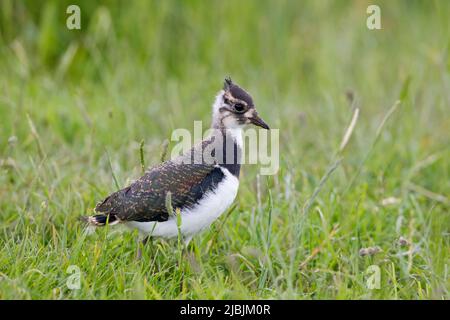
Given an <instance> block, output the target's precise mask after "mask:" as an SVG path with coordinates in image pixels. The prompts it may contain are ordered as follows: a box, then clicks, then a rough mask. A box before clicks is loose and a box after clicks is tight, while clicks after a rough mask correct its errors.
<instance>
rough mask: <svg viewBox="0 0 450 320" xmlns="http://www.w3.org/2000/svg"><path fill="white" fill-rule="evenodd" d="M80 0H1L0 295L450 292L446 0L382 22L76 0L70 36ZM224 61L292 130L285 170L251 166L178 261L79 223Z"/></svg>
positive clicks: (186, 120)
mask: <svg viewBox="0 0 450 320" xmlns="http://www.w3.org/2000/svg"><path fill="white" fill-rule="evenodd" d="M70 3H73V1H69V2H67V4H66V3H65V2H64V1H62V2H61V1H46V2H45V3H44V4H43V5H39V6H38V5H36V4H35V3H34V2H33V1H7V0H4V1H2V2H0V17H1V18H0V298H2V299H132V298H137V299H198V298H201V299H209V298H213V299H225V298H232V299H241V298H249V299H260V298H275V299H288V298H289V299H291V298H292V299H449V290H450V283H449V278H448V276H449V258H450V250H449V249H450V246H449V241H450V239H449V235H450V230H449V229H450V214H449V208H450V202H449V201H450V199H449V195H450V175H449V174H450V161H449V159H450V148H449V146H450V139H449V131H448V128H449V127H450V120H449V119H450V118H449V117H448V114H449V106H450V58H449V45H450V37H449V35H450V34H449V32H450V27H449V21H450V19H449V12H450V10H449V9H450V8H449V3H448V2H447V1H427V2H425V1H396V2H392V1H379V5H380V7H381V13H382V27H383V29H382V30H375V31H369V30H368V29H367V28H366V26H365V20H366V17H367V14H366V8H367V6H368V5H369V4H371V3H370V2H368V1H348V2H343V1H336V2H321V1H317V2H316V1H307V2H302V3H299V2H297V1H281V3H279V4H277V5H276V6H275V5H271V4H270V3H269V2H259V1H244V2H237V1H210V2H200V1H188V2H182V3H175V2H172V1H162V2H160V1H158V2H156V1H155V2H143V1H142V2H141V1H136V2H131V3H130V4H128V3H127V4H125V3H123V2H118V1H113V2H106V1H105V2H103V1H101V2H98V3H95V4H94V3H93V2H92V1H79V2H78V3H79V5H80V7H81V12H82V29H81V30H78V31H69V30H67V29H66V28H65V19H66V14H65V8H66V7H67V5H68V4H70ZM226 75H231V76H232V78H233V79H234V80H235V81H236V82H238V83H240V84H241V85H242V86H243V87H245V88H247V89H248V90H249V91H250V92H251V93H252V94H253V96H254V98H255V100H256V103H257V105H258V110H259V113H260V115H261V116H262V117H263V118H264V119H266V120H267V122H268V123H269V125H270V126H271V127H273V128H280V153H281V154H280V170H279V172H278V173H277V174H276V175H274V176H258V175H257V174H258V166H251V165H247V166H244V168H243V172H242V173H241V186H240V190H239V194H238V198H237V200H236V204H235V206H234V207H233V210H231V211H230V212H228V213H226V214H224V215H223V216H222V217H221V218H220V219H219V221H217V222H216V223H215V224H214V225H213V226H212V227H211V230H208V231H205V232H204V233H202V234H201V235H199V236H197V237H195V238H194V239H193V241H192V245H191V246H190V247H189V253H187V254H186V256H185V257H183V259H180V256H179V253H180V251H179V245H177V241H169V242H166V241H162V240H158V241H155V242H153V243H152V244H150V245H147V246H146V247H145V249H144V252H143V257H142V260H141V261H136V259H135V254H136V250H137V245H136V234H135V233H132V232H128V231H127V232H123V231H122V230H121V229H118V228H114V227H113V226H111V227H110V228H109V227H107V228H104V229H99V230H97V232H96V233H94V234H92V235H87V234H86V233H85V232H84V229H83V227H82V225H80V223H79V221H78V217H79V216H81V215H84V214H86V213H90V212H91V210H92V208H93V207H94V206H95V204H96V202H98V201H100V200H101V199H102V198H103V197H105V196H106V195H108V194H109V193H110V192H112V191H114V190H116V189H117V188H118V186H120V187H123V186H125V185H126V184H127V183H129V182H130V181H131V180H132V179H135V178H137V177H138V176H139V175H140V174H141V171H142V168H141V163H143V162H144V161H145V165H146V166H151V165H154V164H157V163H159V162H160V160H161V157H162V155H164V154H166V148H167V147H168V148H169V150H170V147H171V146H173V145H171V143H170V135H171V132H172V130H173V129H175V128H188V129H189V130H193V121H194V120H203V121H204V123H209V119H210V105H211V103H212V101H213V97H214V95H215V93H216V92H217V91H218V90H219V89H220V86H221V82H222V80H223V78H224V76H226ZM396 101H399V102H398V103H396ZM355 110H358V113H357V115H356V116H355V112H356V111H355ZM142 141H144V142H143V143H142ZM167 141H169V143H167ZM400 237H403V238H404V239H405V240H406V242H407V244H406V245H403V246H402V245H400V244H399V239H400ZM403 243H405V242H403ZM369 247H379V248H380V249H381V251H380V252H378V253H376V254H374V255H366V256H361V255H360V254H359V252H360V250H361V249H362V248H369ZM71 265H75V266H76V267H78V268H79V270H80V271H81V277H80V280H81V288H80V289H79V290H70V289H68V287H67V285H66V281H67V280H68V278H69V277H70V274H69V273H68V272H67V270H68V268H69V266H71ZM372 265H375V266H378V267H379V268H380V274H381V283H380V288H379V289H368V287H367V285H366V284H367V281H368V280H369V277H370V273H368V271H367V270H370V269H368V268H369V267H370V266H372ZM371 268H373V267H371Z"/></svg>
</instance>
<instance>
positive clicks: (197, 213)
mask: <svg viewBox="0 0 450 320" xmlns="http://www.w3.org/2000/svg"><path fill="white" fill-rule="evenodd" d="M221 169H222V172H223V173H224V175H225V176H224V178H223V180H222V181H221V182H220V183H219V184H218V185H217V188H216V189H215V190H214V191H208V192H207V193H206V194H204V195H203V197H202V198H201V200H200V201H199V203H198V204H197V205H196V206H195V207H193V208H192V209H184V210H182V211H181V228H180V230H181V233H182V235H183V236H184V237H185V238H187V239H190V238H192V236H194V235H195V234H197V233H198V232H200V231H202V230H203V229H205V228H208V227H209V226H210V225H211V224H212V223H213V222H214V221H215V220H216V219H217V218H218V217H220V215H221V214H222V213H223V212H224V211H225V210H227V209H228V208H229V207H230V205H231V204H232V203H233V201H234V199H235V198H236V195H237V191H238V187H239V179H237V178H236V177H235V176H233V175H232V174H231V173H230V172H229V171H228V170H227V169H223V168H221ZM126 225H127V226H128V227H131V228H136V229H138V230H139V231H140V232H141V233H143V234H144V235H146V236H152V237H163V238H176V237H178V227H177V222H176V218H175V217H173V216H172V217H170V218H169V220H167V221H164V222H137V221H130V222H127V223H126Z"/></svg>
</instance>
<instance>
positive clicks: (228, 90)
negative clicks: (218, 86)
mask: <svg viewBox="0 0 450 320" xmlns="http://www.w3.org/2000/svg"><path fill="white" fill-rule="evenodd" d="M247 124H254V125H256V126H258V127H261V128H264V129H269V126H268V125H267V124H266V123H265V122H264V120H263V119H261V118H260V117H259V115H258V112H257V111H256V108H255V105H254V104H253V99H252V97H251V96H250V95H249V94H248V93H247V92H246V91H245V90H244V89H242V88H241V87H239V86H238V85H237V84H235V83H233V82H232V81H231V78H229V77H228V78H226V79H225V81H224V84H223V90H221V91H220V92H219V94H218V95H217V97H216V101H215V103H214V106H213V126H214V127H216V128H224V129H235V128H242V127H244V126H245V125H247Z"/></svg>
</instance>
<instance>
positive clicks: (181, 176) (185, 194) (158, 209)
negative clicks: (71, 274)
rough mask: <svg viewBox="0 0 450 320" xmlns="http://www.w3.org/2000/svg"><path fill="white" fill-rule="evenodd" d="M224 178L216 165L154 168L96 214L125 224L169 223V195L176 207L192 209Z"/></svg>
mask: <svg viewBox="0 0 450 320" xmlns="http://www.w3.org/2000/svg"><path fill="white" fill-rule="evenodd" d="M223 177H224V174H223V172H222V170H221V169H220V168H219V167H218V166H214V165H213V164H180V163H174V162H172V161H167V162H164V163H163V164H161V165H159V166H157V167H154V168H152V169H150V170H149V171H148V172H146V173H145V175H144V176H142V177H141V178H140V179H139V180H137V181H136V182H134V183H133V184H131V185H130V186H128V187H126V188H124V189H122V190H119V191H117V192H115V193H113V194H111V195H110V196H109V197H107V198H106V199H105V200H104V201H103V202H101V203H99V204H98V205H97V206H96V208H95V211H96V212H99V213H104V214H106V215H112V216H115V217H117V218H119V219H120V220H121V221H166V220H167V219H168V218H169V214H168V212H167V209H166V196H167V193H168V192H170V193H171V199H172V206H173V208H174V209H175V208H185V207H192V206H193V205H195V203H197V201H198V200H199V199H200V198H201V197H202V195H203V194H204V193H205V192H207V191H208V190H211V189H212V188H214V187H215V186H216V185H217V184H218V183H219V182H220V181H221V180H222V179H223Z"/></svg>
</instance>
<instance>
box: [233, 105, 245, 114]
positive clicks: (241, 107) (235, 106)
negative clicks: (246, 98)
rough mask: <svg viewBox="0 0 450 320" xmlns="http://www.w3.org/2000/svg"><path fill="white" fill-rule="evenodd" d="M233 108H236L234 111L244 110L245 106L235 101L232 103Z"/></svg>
mask: <svg viewBox="0 0 450 320" xmlns="http://www.w3.org/2000/svg"><path fill="white" fill-rule="evenodd" d="M234 110H236V112H244V111H245V106H244V105H243V104H242V103H236V104H235V105H234Z"/></svg>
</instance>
